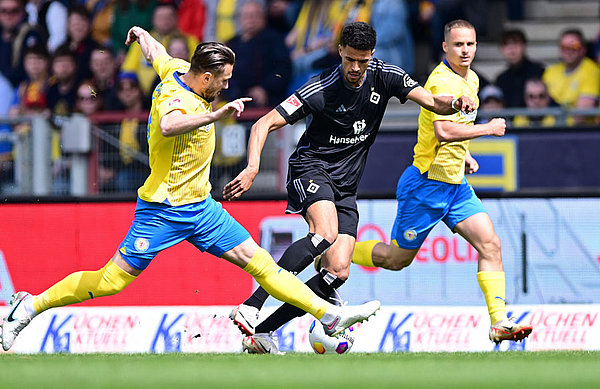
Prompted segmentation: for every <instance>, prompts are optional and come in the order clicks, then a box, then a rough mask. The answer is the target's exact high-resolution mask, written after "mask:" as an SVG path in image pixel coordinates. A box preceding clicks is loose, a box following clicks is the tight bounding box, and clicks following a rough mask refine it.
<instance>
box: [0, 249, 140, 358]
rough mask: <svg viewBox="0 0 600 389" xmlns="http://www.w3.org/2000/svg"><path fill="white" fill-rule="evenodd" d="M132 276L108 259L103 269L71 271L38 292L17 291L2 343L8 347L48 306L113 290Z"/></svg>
mask: <svg viewBox="0 0 600 389" xmlns="http://www.w3.org/2000/svg"><path fill="white" fill-rule="evenodd" d="M135 278H136V276H134V275H131V274H129V273H127V272H126V271H125V270H123V269H121V268H120V267H119V266H118V265H116V264H115V263H114V262H113V261H112V260H110V261H108V263H107V264H106V265H105V266H104V267H103V268H102V269H99V270H96V271H79V272H75V273H71V274H69V275H68V276H66V277H65V278H63V279H62V280H61V281H59V282H57V283H56V284H54V285H52V286H51V287H50V288H48V289H47V290H46V291H44V292H43V293H41V294H39V295H37V296H32V295H30V294H29V293H27V292H19V293H16V294H15V295H14V296H13V299H12V300H11V307H12V308H11V310H10V312H9V314H8V316H7V317H6V318H4V320H3V322H2V347H3V348H4V350H7V351H8V349H10V348H11V347H12V345H13V343H14V341H15V339H16V337H17V336H18V335H19V333H20V332H21V330H23V328H25V327H26V326H27V325H28V324H29V322H30V321H31V320H32V319H33V318H34V317H35V316H36V315H37V314H39V313H42V312H44V311H45V310H47V309H49V308H54V307H62V306H65V305H69V304H75V303H80V302H82V301H85V300H89V299H91V298H94V297H102V296H110V295H113V294H116V293H118V292H120V291H121V290H123V289H124V288H125V287H126V286H127V285H129V284H130V283H131V281H133V280H134V279H135Z"/></svg>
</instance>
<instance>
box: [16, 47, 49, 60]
mask: <svg viewBox="0 0 600 389" xmlns="http://www.w3.org/2000/svg"><path fill="white" fill-rule="evenodd" d="M27 54H33V55H37V56H39V57H43V58H45V59H49V58H50V55H49V54H48V50H47V49H46V46H44V45H42V44H40V43H37V44H35V45H33V46H28V47H26V48H25V50H24V51H23V58H25V56H26V55H27Z"/></svg>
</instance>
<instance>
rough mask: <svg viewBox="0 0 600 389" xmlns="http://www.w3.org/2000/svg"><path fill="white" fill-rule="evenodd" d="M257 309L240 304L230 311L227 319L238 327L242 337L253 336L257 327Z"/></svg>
mask: <svg viewBox="0 0 600 389" xmlns="http://www.w3.org/2000/svg"><path fill="white" fill-rule="evenodd" d="M258 312H259V310H258V308H256V307H253V306H251V305H246V304H240V305H238V306H237V307H235V308H234V309H233V311H231V313H230V314H229V318H230V319H231V320H233V324H235V325H236V326H238V328H239V329H240V331H242V333H243V334H244V335H248V336H250V335H254V329H255V328H256V326H257V325H258Z"/></svg>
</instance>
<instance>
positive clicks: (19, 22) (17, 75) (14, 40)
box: [0, 0, 45, 87]
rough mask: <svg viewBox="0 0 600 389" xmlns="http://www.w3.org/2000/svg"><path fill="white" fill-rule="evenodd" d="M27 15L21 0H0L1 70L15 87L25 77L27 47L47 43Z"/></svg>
mask: <svg viewBox="0 0 600 389" xmlns="http://www.w3.org/2000/svg"><path fill="white" fill-rule="evenodd" d="M25 16H26V14H25V9H24V7H23V3H22V2H21V1H19V0H0V30H1V31H0V34H1V36H0V72H1V73H2V74H3V75H4V77H6V78H7V79H8V80H9V81H10V82H11V84H12V85H13V86H14V87H16V86H17V85H19V83H20V82H21V81H22V80H23V79H24V78H25V72H24V69H23V52H24V50H25V48H26V47H31V46H34V45H36V44H45V41H44V40H43V39H42V35H41V33H40V32H39V31H38V30H37V28H36V27H34V26H30V25H29V24H28V23H27V20H26V18H25Z"/></svg>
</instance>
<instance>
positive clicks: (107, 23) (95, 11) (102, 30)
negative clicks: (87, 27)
mask: <svg viewBox="0 0 600 389" xmlns="http://www.w3.org/2000/svg"><path fill="white" fill-rule="evenodd" d="M61 1H63V0H61ZM129 2H131V1H129ZM68 3H69V4H70V5H73V6H84V7H85V8H86V9H87V11H88V13H89V15H90V23H91V35H92V39H93V40H95V41H96V42H98V43H100V44H103V45H110V44H111V41H110V29H111V27H112V24H113V8H114V6H113V5H114V3H115V0H70V1H69V2H68Z"/></svg>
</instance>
